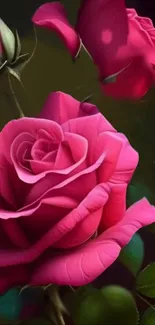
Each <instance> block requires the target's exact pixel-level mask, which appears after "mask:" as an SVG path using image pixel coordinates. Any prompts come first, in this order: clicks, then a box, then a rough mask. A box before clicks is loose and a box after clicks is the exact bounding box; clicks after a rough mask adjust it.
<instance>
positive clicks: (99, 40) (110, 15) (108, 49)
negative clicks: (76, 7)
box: [33, 0, 155, 99]
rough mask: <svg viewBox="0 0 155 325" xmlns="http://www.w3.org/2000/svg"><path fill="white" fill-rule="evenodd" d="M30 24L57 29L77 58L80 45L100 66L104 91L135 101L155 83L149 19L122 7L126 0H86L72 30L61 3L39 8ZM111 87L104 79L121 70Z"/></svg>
mask: <svg viewBox="0 0 155 325" xmlns="http://www.w3.org/2000/svg"><path fill="white" fill-rule="evenodd" d="M33 22H34V23H35V24H37V25H39V26H43V27H47V28H49V29H51V30H55V31H56V32H57V33H58V34H59V35H60V36H61V37H62V39H63V40H64V42H65V44H66V46H67V48H68V50H69V52H70V53H71V55H72V56H73V57H74V58H75V57H76V55H77V53H78V51H79V49H80V45H81V42H82V43H83V44H84V46H85V47H86V49H87V50H88V52H89V53H90V55H91V57H92V59H93V60H94V63H95V64H96V66H97V67H98V71H99V79H100V80H101V81H102V88H103V91H104V92H105V93H106V94H107V95H110V96H113V97H118V98H119V97H120V98H129V99H139V98H141V97H142V96H144V95H145V94H146V92H147V91H148V89H149V88H150V87H151V86H152V84H153V83H154V81H155V70H154V68H155V29H154V26H153V24H152V21H151V20H150V19H149V18H144V17H139V16H138V15H137V13H136V11H135V10H134V9H126V8H125V4H124V0H84V1H83V3H82V6H81V8H80V12H79V15H78V19H77V24H76V27H75V29H74V28H73V27H72V26H71V25H70V23H69V21H68V19H67V15H66V12H65V10H64V7H63V5H62V4H60V3H59V2H51V3H47V4H43V5H42V6H41V7H40V8H39V9H38V10H37V11H36V13H35V14H34V16H33ZM121 70H122V72H121V73H120V74H119V75H118V76H117V81H116V82H115V83H110V84H105V85H104V82H103V80H104V79H105V78H107V77H109V76H111V75H113V74H115V73H117V72H119V71H121Z"/></svg>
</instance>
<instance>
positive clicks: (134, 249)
mask: <svg viewBox="0 0 155 325" xmlns="http://www.w3.org/2000/svg"><path fill="white" fill-rule="evenodd" d="M143 258H144V243H143V241H142V239H141V237H140V235H139V234H135V235H134V236H133V237H132V239H131V241H130V242H129V244H128V245H127V246H126V247H124V248H123V249H122V251H121V253H120V256H119V261H120V262H121V263H122V264H123V265H124V266H125V267H127V269H128V270H129V271H131V272H132V274H133V275H134V276H136V274H137V272H138V271H139V269H140V267H141V265H142V263H143Z"/></svg>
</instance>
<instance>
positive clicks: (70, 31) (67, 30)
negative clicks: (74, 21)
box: [32, 2, 80, 58]
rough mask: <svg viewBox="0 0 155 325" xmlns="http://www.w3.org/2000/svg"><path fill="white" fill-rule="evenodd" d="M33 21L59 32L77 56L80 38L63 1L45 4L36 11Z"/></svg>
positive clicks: (69, 48) (72, 53)
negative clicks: (71, 23) (70, 21)
mask: <svg viewBox="0 0 155 325" xmlns="http://www.w3.org/2000/svg"><path fill="white" fill-rule="evenodd" d="M32 21H33V23H34V24H36V25H38V26H41V27H46V28H48V29H50V30H52V31H55V32H57V33H58V35H59V36H60V37H61V38H62V39H63V41H64V43H65V45H66V47H67V48H68V50H69V52H70V54H71V55H72V56H73V58H74V57H75V56H76V54H77V52H78V51H79V48H80V38H79V36H78V34H77V33H76V31H75V30H74V28H73V27H72V26H71V25H70V23H69V21H68V19H67V15H66V12H65V9H64V6H63V5H62V4H61V3H59V2H52V3H45V4H43V5H42V6H40V7H39V8H38V9H37V11H36V12H35V14H34V16H33V18H32Z"/></svg>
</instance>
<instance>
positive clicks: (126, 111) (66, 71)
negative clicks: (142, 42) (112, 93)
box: [0, 0, 155, 192]
mask: <svg viewBox="0 0 155 325" xmlns="http://www.w3.org/2000/svg"><path fill="white" fill-rule="evenodd" d="M94 1H95V0H94ZM44 2H45V1H35V0H20V1H18V0H15V1H14V0H8V1H6V0H1V1H0V15H1V17H2V19H3V20H5V21H6V23H8V24H9V26H10V27H13V28H15V27H16V28H17V29H18V31H19V34H20V37H21V40H22V46H23V51H24V52H31V51H32V50H33V46H34V34H33V27H32V24H31V16H32V14H33V12H34V11H35V9H36V8H37V7H38V6H39V5H40V4H42V3H44ZM62 3H64V5H65V7H66V10H67V12H68V17H69V19H70V21H71V23H74V22H75V19H76V12H77V9H78V7H79V5H80V0H62ZM128 5H130V6H131V7H132V6H133V5H134V7H135V8H136V9H137V10H138V12H139V13H140V14H142V15H150V17H151V18H153V19H154V17H153V14H154V16H155V10H154V9H155V4H154V0H153V1H151V0H147V4H146V0H145V1H144V0H137V1H134V0H128ZM37 35H38V47H37V51H36V54H35V56H34V58H33V60H32V61H31V62H30V64H29V65H28V66H27V67H26V69H25V70H24V72H23V75H22V81H23V84H24V87H25V89H26V92H25V91H24V90H23V89H22V88H21V87H20V85H19V84H18V83H16V82H15V83H14V88H15V90H16V94H17V96H18V98H19V101H20V104H21V106H22V109H23V111H24V114H25V115H28V116H35V115H36V114H38V113H39V111H40V110H41V107H42V105H43V103H44V101H45V99H46V97H47V95H48V94H49V92H51V91H56V90H61V91H64V92H67V93H69V94H71V95H73V96H75V97H76V98H78V99H79V100H83V99H84V98H85V97H87V96H88V95H90V94H91V93H94V97H93V98H92V102H94V103H95V104H96V105H97V106H98V108H99V109H100V111H101V112H102V113H103V114H104V115H105V116H106V117H107V118H108V119H109V121H110V122H111V123H112V124H113V125H114V126H115V127H116V128H117V129H118V130H119V131H121V132H124V133H125V134H126V135H127V136H128V138H129V140H130V141H131V143H132V145H133V146H134V147H135V148H136V150H138V152H139V153H140V164H139V167H138V169H137V172H136V174H135V179H138V180H143V182H144V183H145V184H146V185H147V186H148V187H149V188H150V189H151V190H152V191H153V192H155V89H151V90H150V91H149V93H148V94H147V96H145V98H143V99H141V100H140V101H137V102H129V101H114V100H112V99H111V98H107V97H105V96H104V95H103V94H102V93H101V92H100V89H99V86H98V83H97V73H96V69H95V67H94V66H93V63H92V62H91V60H90V59H89V58H88V56H87V54H86V53H84V52H82V53H81V56H80V59H78V60H77V62H76V63H73V62H72V60H71V57H70V55H69V54H68V52H67V51H66V49H65V47H64V45H63V43H62V42H61V40H60V39H59V38H58V37H57V36H56V35H55V34H54V33H50V32H49V31H46V30H41V29H37ZM2 84H3V79H2V78H1V80H0V85H2ZM0 89H1V87H0ZM0 112H1V115H0V116H1V119H0V126H1V127H2V126H3V125H4V124H5V123H6V122H7V121H8V120H10V119H11V118H13V117H14V116H15V114H14V113H13V110H12V108H11V107H10V103H8V102H7V99H6V97H5V96H4V94H3V90H1V94H0Z"/></svg>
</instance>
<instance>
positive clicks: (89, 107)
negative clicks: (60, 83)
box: [40, 91, 98, 124]
mask: <svg viewBox="0 0 155 325" xmlns="http://www.w3.org/2000/svg"><path fill="white" fill-rule="evenodd" d="M96 113H98V109H97V108H96V106H95V105H93V104H89V103H80V102H79V101H78V100H76V99H75V98H73V97H72V96H70V95H68V94H65V93H63V92H61V91H57V92H53V93H51V94H50V95H49V96H48V98H47V100H46V102H45V104H44V107H43V109H42V111H41V113H40V117H41V118H45V119H48V120H53V121H55V122H57V123H59V124H62V123H65V122H66V121H68V120H70V119H73V118H77V117H81V116H87V115H93V114H96Z"/></svg>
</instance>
